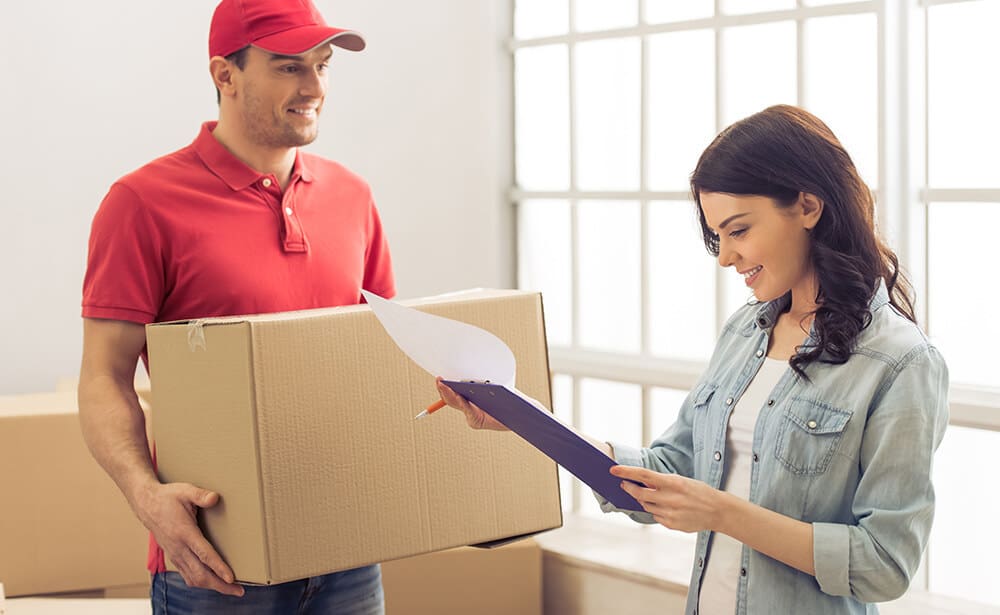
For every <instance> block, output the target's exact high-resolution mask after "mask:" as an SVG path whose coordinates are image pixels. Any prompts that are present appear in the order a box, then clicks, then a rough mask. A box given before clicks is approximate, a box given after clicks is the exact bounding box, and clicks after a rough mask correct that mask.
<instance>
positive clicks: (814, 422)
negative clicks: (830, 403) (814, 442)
mask: <svg viewBox="0 0 1000 615" xmlns="http://www.w3.org/2000/svg"><path fill="white" fill-rule="evenodd" d="M806 427H808V428H809V429H816V421H809V422H808V423H806Z"/></svg>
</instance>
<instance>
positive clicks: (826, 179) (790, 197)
mask: <svg viewBox="0 0 1000 615" xmlns="http://www.w3.org/2000/svg"><path fill="white" fill-rule="evenodd" d="M691 192H692V194H693V196H694V201H695V204H696V206H697V210H698V219H699V221H700V222H701V232H702V237H703V239H704V242H705V247H706V248H707V249H708V251H709V253H710V254H712V255H714V256H718V254H719V238H718V236H717V235H716V234H714V233H713V232H712V231H711V230H709V228H708V225H707V223H706V222H705V214H704V212H703V211H702V209H701V194H702V193H705V192H719V193H726V194H736V195H756V196H765V197H770V198H771V199H774V201H776V202H777V205H778V207H781V208H784V207H789V206H791V205H793V204H794V203H795V202H796V201H797V200H798V199H799V195H800V194H801V193H809V194H813V195H815V196H817V197H819V198H820V199H821V200H822V201H823V204H824V207H823V214H822V216H820V219H819V222H818V223H817V224H816V227H815V228H814V229H812V231H811V232H810V234H809V238H810V242H809V243H810V246H809V258H810V259H811V260H812V264H813V267H814V269H815V271H816V275H817V277H818V280H819V291H818V293H817V296H816V303H817V305H818V307H817V309H816V312H815V321H814V326H815V328H816V335H817V336H818V338H819V339H818V342H817V343H816V344H815V345H813V344H809V345H805V346H800V347H799V348H798V349H797V352H796V354H795V356H793V357H792V359H791V361H790V364H791V366H792V369H794V370H795V372H796V373H797V374H799V375H800V376H802V377H805V378H807V376H806V374H805V372H804V371H803V368H804V367H806V366H807V365H809V364H810V363H813V362H815V361H820V360H822V362H824V363H833V364H840V363H845V362H846V361H847V359H848V358H849V357H850V355H851V352H852V350H853V349H854V344H855V342H856V341H857V338H858V335H859V334H860V333H861V330H862V329H864V328H865V327H867V326H868V324H869V323H870V321H871V314H870V312H869V310H868V306H869V303H870V301H871V299H872V296H873V295H874V293H875V289H876V288H877V284H878V280H879V278H882V279H884V280H885V284H886V288H887V289H888V291H889V300H890V302H891V303H892V305H893V306H894V307H895V308H896V309H897V310H898V311H899V312H900V313H901V314H903V315H904V316H905V317H906V318H908V319H910V320H911V321H913V322H916V318H915V317H914V313H913V301H912V299H911V295H912V288H911V286H910V283H909V281H907V279H906V276H905V275H904V274H903V272H902V271H900V268H899V259H898V258H897V257H896V255H895V253H893V251H892V250H890V249H889V248H888V247H887V246H886V245H885V243H883V242H882V240H881V239H880V238H879V236H878V233H877V231H876V229H875V201H874V199H873V198H872V194H871V191H870V190H869V189H868V186H866V185H865V183H864V182H863V181H862V180H861V176H860V175H858V171H857V169H856V168H855V167H854V163H853V162H852V161H851V158H850V156H848V155H847V151H845V150H844V147H843V145H841V144H840V141H838V140H837V137H835V136H834V135H833V132H832V131H831V130H830V129H829V128H828V127H827V126H826V124H824V123H823V122H822V121H820V120H819V118H817V117H816V116H814V115H812V114H811V113H809V112H807V111H805V110H803V109H800V108H798V107H792V106H789V105H777V106H774V107H769V108H767V109H764V110H763V111H761V112H760V113H756V114H754V115H751V116H750V117H748V118H745V119H742V120H740V121H738V122H736V123H735V124H733V125H732V126H730V127H729V128H726V129H725V130H723V131H722V132H721V133H720V134H719V136H717V137H716V138H715V140H713V141H712V143H711V144H710V145H709V146H708V148H707V149H705V151H704V152H703V153H702V155H701V158H700V159H699V160H698V166H697V167H696V168H695V170H694V173H692V174H691ZM821 357H822V359H821Z"/></svg>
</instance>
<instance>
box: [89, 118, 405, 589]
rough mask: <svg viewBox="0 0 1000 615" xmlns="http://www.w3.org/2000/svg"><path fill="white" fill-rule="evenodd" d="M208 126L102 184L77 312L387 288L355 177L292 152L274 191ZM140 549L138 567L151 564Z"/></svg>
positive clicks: (158, 309)
mask: <svg viewBox="0 0 1000 615" xmlns="http://www.w3.org/2000/svg"><path fill="white" fill-rule="evenodd" d="M214 128H215V122H207V123H205V124H204V125H203V126H202V128H201V132H200V134H199V135H198V137H197V138H196V139H195V140H194V142H193V143H192V144H191V145H189V146H188V147H185V148H184V149H181V150H179V151H177V152H174V153H172V154H168V155H167V156H164V157H162V158H159V159H157V160H154V161H153V162H151V163H149V164H147V165H146V166H144V167H142V168H140V169H139V170H137V171H134V172H132V173H130V174H128V175H126V176H124V177H122V178H121V179H120V180H118V181H117V182H115V184H114V185H112V186H111V189H110V190H109V191H108V194H107V196H105V197H104V201H103V202H102V203H101V206H100V207H99V208H98V210H97V213H96V214H95V216H94V222H93V226H92V228H91V234H90V253H89V257H88V260H87V273H86V276H85V278H84V283H83V316H84V317H85V318H104V319H112V320H126V321H130V322H135V323H139V324H146V323H150V322H162V321H168V320H179V319H187V318H205V317H210V316H228V315H239V314H261V313H267V312H283V311H289V310H303V309H310V308H320V307H331V306H337V305H349V304H356V303H361V302H362V297H361V289H362V288H363V289H365V290H370V291H372V292H374V293H377V294H379V295H382V296H383V297H391V296H393V295H394V294H395V284H394V281H393V276H392V265H391V262H390V257H389V246H388V244H387V242H386V238H385V235H384V233H383V231H382V224H381V222H380V220H379V216H378V212H377V211H376V209H375V203H374V202H373V200H372V196H371V191H370V189H369V187H368V185H367V184H366V183H365V181H364V180H362V179H361V178H360V177H358V176H357V175H355V174H353V173H351V172H350V171H348V170H347V169H345V168H344V167H342V166H341V165H339V164H337V163H335V162H332V161H330V160H326V159H323V158H320V157H318V156H314V155H311V154H307V153H304V152H302V151H301V150H299V151H297V153H296V156H295V165H294V167H293V170H292V177H291V181H290V182H289V184H288V186H287V187H286V189H285V191H284V193H282V191H281V188H280V187H279V185H278V182H277V180H276V178H275V177H274V176H273V175H263V174H261V173H258V172H257V171H255V170H253V169H251V168H250V167H248V166H247V165H245V164H244V163H243V162H241V161H240V160H239V159H237V158H236V157H235V156H233V155H232V154H231V153H230V152H229V151H228V150H227V149H226V148H224V147H223V146H222V145H221V144H220V143H219V142H218V141H216V139H215V137H213V136H212V130H213V129H214ZM145 359H146V353H145V350H143V360H145ZM151 547H152V548H151V550H150V560H149V567H150V571H152V572H158V571H162V570H163V569H164V567H163V552H162V551H161V550H160V549H159V547H158V546H156V545H155V543H153V542H152V541H151Z"/></svg>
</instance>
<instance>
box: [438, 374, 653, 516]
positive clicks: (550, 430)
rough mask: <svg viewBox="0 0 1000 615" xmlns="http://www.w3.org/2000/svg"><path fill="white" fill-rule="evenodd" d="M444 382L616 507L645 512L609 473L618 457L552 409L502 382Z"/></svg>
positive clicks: (618, 480)
mask: <svg viewBox="0 0 1000 615" xmlns="http://www.w3.org/2000/svg"><path fill="white" fill-rule="evenodd" d="M444 383H445V384H446V385H448V386H449V387H451V389H452V390H453V391H455V392H456V393H458V394H459V395H461V396H462V397H464V398H465V399H467V400H469V401H471V402H472V403H474V404H476V405H477V406H479V407H480V408H482V409H483V410H484V411H485V412H487V413H488V414H489V415H490V416H492V417H493V418H495V419H496V420H498V421H500V422H501V423H503V424H504V425H505V426H506V427H507V428H508V429H510V430H511V431H513V432H514V433H516V434H517V435H519V436H521V437H522V438H524V439H525V440H527V441H528V442H529V443H531V445H532V446H534V447H535V448H537V449H538V450H540V451H541V452H543V453H545V455H546V456H548V457H549V458H550V459H552V460H553V461H555V462H556V463H558V464H559V465H560V466H562V467H564V468H566V470H567V471H569V472H570V473H571V474H572V475H573V476H575V477H577V478H578V479H580V480H581V481H583V482H584V483H586V484H587V485H588V486H589V487H590V488H591V489H593V490H594V491H596V492H597V493H599V494H601V495H602V496H603V497H604V498H605V499H607V500H608V501H609V502H611V503H612V504H614V505H615V506H616V507H618V508H620V509H622V510H631V511H638V512H642V506H640V505H639V503H638V502H637V501H636V500H635V498H633V497H632V496H631V495H629V494H628V493H626V492H625V491H624V490H623V489H622V488H621V481H622V479H620V478H618V477H616V476H613V475H612V474H610V473H609V471H608V470H610V469H611V467H612V466H615V465H617V463H615V460H614V459H612V458H611V457H608V456H607V455H605V454H604V453H603V452H602V451H601V450H599V449H597V448H596V447H594V445H592V444H591V443H590V442H587V441H586V440H584V439H583V438H581V437H580V436H579V435H577V434H576V433H575V432H574V431H573V430H571V429H570V428H568V427H567V426H566V425H564V424H563V423H562V422H561V421H560V420H559V419H557V418H556V417H555V416H554V415H553V414H552V413H551V412H549V411H547V410H545V409H543V408H539V407H538V406H536V405H535V404H533V403H531V402H530V401H528V400H527V399H525V398H524V397H523V396H522V395H521V394H519V393H518V392H517V391H513V390H511V389H509V388H507V387H506V386H504V385H501V384H491V383H488V382H458V381H449V380H445V381H444ZM631 482H634V481H631ZM637 484H638V483H637Z"/></svg>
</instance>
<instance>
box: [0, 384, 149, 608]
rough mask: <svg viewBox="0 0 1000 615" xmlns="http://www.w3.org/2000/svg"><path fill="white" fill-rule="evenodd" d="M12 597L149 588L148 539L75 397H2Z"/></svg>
mask: <svg viewBox="0 0 1000 615" xmlns="http://www.w3.org/2000/svg"><path fill="white" fill-rule="evenodd" d="M0 468H2V471H0V494H3V495H2V497H0V581H3V583H4V588H5V590H6V593H7V596H24V595H32V594H46V593H53V592H74V591H87V590H94V589H100V588H105V587H112V586H124V585H139V584H146V585H148V583H149V574H148V573H147V572H146V567H145V558H146V546H147V544H148V540H149V539H148V534H147V532H146V530H145V528H143V527H142V524H140V523H139V521H138V520H137V519H136V518H135V516H134V515H133V514H132V510H131V508H129V506H128V504H127V503H126V501H125V498H124V497H123V496H122V494H121V493H120V492H119V491H118V488H117V487H116V486H115V484H114V483H113V482H112V481H111V479H110V478H108V476H107V475H106V474H105V473H104V471H103V470H102V469H101V467H100V466H99V465H97V462H95V461H94V460H93V458H92V457H91V456H90V452H89V451H88V450H87V446H86V444H85V443H84V441H83V435H82V434H81V432H80V423H79V417H78V414H77V403H76V392H75V391H69V392H63V393H41V394H36V395H11V396H2V397H0Z"/></svg>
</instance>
